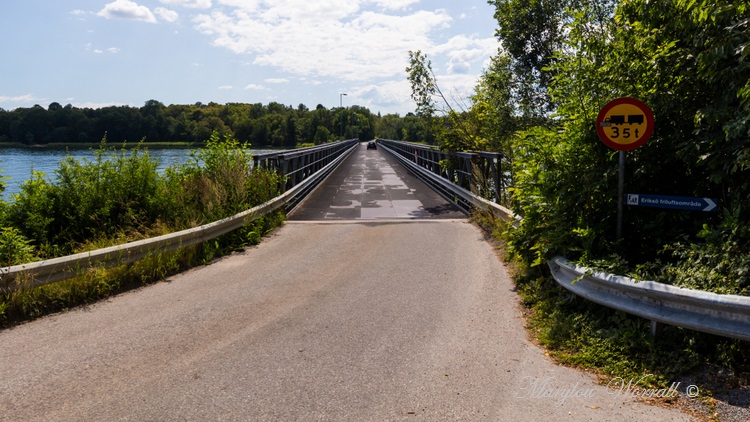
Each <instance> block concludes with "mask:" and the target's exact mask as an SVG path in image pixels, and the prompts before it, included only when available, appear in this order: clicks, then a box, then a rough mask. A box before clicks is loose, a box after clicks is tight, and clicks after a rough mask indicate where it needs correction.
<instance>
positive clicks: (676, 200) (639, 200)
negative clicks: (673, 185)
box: [628, 193, 719, 212]
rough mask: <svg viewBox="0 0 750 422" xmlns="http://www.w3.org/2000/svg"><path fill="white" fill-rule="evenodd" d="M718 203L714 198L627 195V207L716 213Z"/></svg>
mask: <svg viewBox="0 0 750 422" xmlns="http://www.w3.org/2000/svg"><path fill="white" fill-rule="evenodd" d="M718 203H719V200H718V199H715V198H693V197H690V196H666V195H643V194H639V193H629V194H628V205H633V206H636V207H653V208H671V209H675V210H688V211H707V212H711V211H716V205H717V204H718Z"/></svg>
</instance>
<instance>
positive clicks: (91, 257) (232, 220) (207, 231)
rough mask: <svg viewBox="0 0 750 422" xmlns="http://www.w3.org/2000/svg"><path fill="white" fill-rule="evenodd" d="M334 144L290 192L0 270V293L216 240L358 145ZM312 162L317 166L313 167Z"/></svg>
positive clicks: (313, 180)
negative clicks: (181, 226) (193, 223)
mask: <svg viewBox="0 0 750 422" xmlns="http://www.w3.org/2000/svg"><path fill="white" fill-rule="evenodd" d="M336 144H339V145H337V146H336V148H335V149H336V150H337V151H338V155H337V156H335V157H334V156H332V155H331V154H326V156H325V157H317V158H316V159H315V160H310V162H308V163H307V164H306V165H305V169H304V170H302V167H299V168H298V169H297V172H298V173H303V174H305V175H306V177H305V178H304V179H303V180H300V181H298V182H296V183H295V185H294V186H293V187H292V188H291V189H289V190H287V191H286V192H284V193H283V194H281V195H280V196H277V197H276V198H274V199H272V200H270V201H268V202H265V203H263V204H261V205H258V206H256V207H253V208H251V209H249V210H247V211H243V212H241V213H239V214H235V215H233V216H231V217H227V218H224V219H222V220H219V221H215V222H213V223H209V224H205V225H202V226H199V227H194V228H191V229H187V230H182V231H179V232H175V233H170V234H166V235H163V236H158V237H153V238H149V239H143V240H139V241H135V242H130V243H126V244H123V245H117V246H111V247H108V248H103V249H97V250H95V251H90V252H82V253H78V254H75V255H69V256H64V257H59V258H53V259H46V260H43V261H37V262H32V263H29V264H21V265H14V266H11V267H4V268H0V291H4V292H13V291H16V290H20V289H25V288H33V287H38V286H43V285H46V284H51V283H55V282H58V281H62V280H65V279H68V278H71V277H73V276H75V275H77V274H79V273H82V272H84V271H86V270H87V269H89V268H91V267H92V266H94V265H97V266H100V267H104V268H110V267H114V266H117V265H122V264H127V263H131V262H135V261H138V260H140V259H143V258H145V257H148V256H151V255H153V254H156V253H164V252H169V251H173V250H176V249H179V248H184V247H187V246H191V245H195V244H198V243H201V242H205V241H207V240H211V239H215V238H217V237H219V236H221V235H223V234H226V233H229V232H231V231H233V230H236V229H238V228H240V227H242V226H243V225H245V224H247V223H249V222H251V221H253V220H255V219H257V218H258V217H261V216H263V215H265V214H268V213H270V212H272V211H275V210H277V209H279V208H281V207H282V206H284V205H286V204H288V203H291V202H296V201H299V200H300V199H301V197H303V196H304V195H306V194H307V192H309V191H310V190H311V189H312V188H313V187H314V186H315V185H317V184H318V183H319V182H320V181H322V180H323V179H324V178H325V177H326V176H328V174H330V173H331V172H332V171H333V170H334V169H335V168H336V166H338V165H339V164H340V163H341V161H343V160H344V158H346V157H347V156H348V155H349V154H350V153H351V152H352V151H353V150H354V149H355V148H356V147H357V146H358V144H359V142H358V141H356V140H351V141H344V142H337V143H336ZM342 146H345V147H342ZM307 150H309V149H307ZM314 152H315V153H316V154H317V153H318V152H319V151H318V150H316V151H314ZM279 154H280V155H285V156H288V155H289V154H292V155H295V151H293V150H291V151H285V152H282V153H279ZM266 155H268V154H266ZM271 155H273V154H271ZM313 161H315V162H316V163H317V164H313ZM322 161H325V162H327V164H325V165H323V166H322V167H321V166H320V164H319V163H320V162H322ZM316 166H317V167H319V168H318V170H317V171H316V172H309V171H308V169H310V168H313V167H316Z"/></svg>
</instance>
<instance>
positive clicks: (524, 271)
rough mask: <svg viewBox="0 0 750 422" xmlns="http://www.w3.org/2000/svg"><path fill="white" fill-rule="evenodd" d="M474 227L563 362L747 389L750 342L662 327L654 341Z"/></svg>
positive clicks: (495, 224) (633, 321)
mask: <svg viewBox="0 0 750 422" xmlns="http://www.w3.org/2000/svg"><path fill="white" fill-rule="evenodd" d="M473 219H474V221H475V222H477V223H478V224H479V225H480V226H481V227H482V228H483V229H484V230H485V232H486V233H487V234H488V236H490V237H492V239H493V240H494V241H495V242H496V244H497V245H499V246H498V247H499V248H500V249H501V250H502V251H504V252H503V255H504V259H505V260H506V261H507V262H508V263H509V268H511V271H512V273H513V278H514V280H515V284H516V288H517V292H518V294H519V295H520V297H521V300H522V305H523V307H524V308H525V313H526V315H527V328H528V329H529V330H530V332H531V333H532V336H533V338H535V339H536V341H537V342H538V343H539V344H540V345H541V346H543V347H544V348H545V349H546V350H547V351H548V353H549V355H550V356H551V357H553V358H554V359H556V360H557V361H558V362H560V363H562V364H565V365H569V366H573V367H577V368H583V369H587V370H590V371H593V372H594V373H596V374H598V376H599V377H600V379H601V380H602V381H603V383H605V384H606V381H608V380H611V379H613V378H615V377H622V378H623V379H626V380H627V379H635V380H638V379H641V378H643V377H644V376H646V378H644V383H646V385H641V387H645V388H667V387H669V385H670V384H671V383H672V382H674V381H684V380H685V379H692V380H694V381H695V382H698V383H699V386H700V387H701V391H704V392H707V391H717V390H720V389H724V388H730V387H736V386H738V385H748V384H749V383H750V347H748V343H747V342H743V341H741V340H733V339H728V338H723V337H718V336H714V335H710V334H705V333H699V332H696V331H692V330H687V329H682V328H678V327H673V326H664V328H663V330H662V331H661V332H660V333H659V334H658V336H657V337H656V338H652V337H651V335H650V321H648V320H646V319H643V318H639V317H635V316H631V315H628V314H625V313H623V312H620V311H616V310H613V309H610V308H606V307H604V306H600V305H597V304H595V303H593V302H589V301H587V300H586V299H583V298H580V297H578V296H576V295H575V294H573V293H571V292H569V291H568V290H566V289H564V288H563V287H561V286H560V285H558V283H557V282H556V281H555V280H554V279H553V278H552V276H551V274H550V272H549V269H548V268H547V266H546V265H541V266H533V267H532V266H529V265H528V264H526V263H524V262H522V261H521V260H519V259H517V258H516V257H513V256H509V254H508V252H507V249H505V247H504V245H505V243H504V242H505V241H506V234H507V230H508V227H507V225H506V224H505V223H503V222H502V221H499V220H497V219H495V218H494V217H492V216H491V215H487V214H485V213H475V215H474V216H473Z"/></svg>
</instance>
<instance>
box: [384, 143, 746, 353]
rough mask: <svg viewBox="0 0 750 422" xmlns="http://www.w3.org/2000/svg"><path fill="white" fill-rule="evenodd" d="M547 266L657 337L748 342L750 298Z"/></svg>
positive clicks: (487, 206) (423, 173)
mask: <svg viewBox="0 0 750 422" xmlns="http://www.w3.org/2000/svg"><path fill="white" fill-rule="evenodd" d="M380 147H381V148H382V149H384V150H386V151H387V152H389V153H390V154H391V155H393V156H394V157H395V158H397V159H398V160H399V161H400V162H401V163H402V164H404V165H405V166H406V167H407V168H408V169H409V170H410V171H411V172H412V173H413V174H415V175H416V176H417V177H419V178H420V179H422V180H424V181H429V184H439V185H440V186H441V187H442V188H444V189H446V190H449V191H450V192H451V193H453V194H455V195H457V196H459V197H461V198H462V199H463V200H464V201H466V202H468V203H471V204H472V205H473V206H475V207H477V208H481V209H484V210H488V211H490V212H492V214H493V215H495V216H497V217H498V218H500V219H502V220H504V221H507V222H509V223H510V224H511V225H513V226H514V227H518V224H519V222H520V221H521V220H520V218H519V217H518V216H516V215H515V214H513V212H511V211H510V210H508V209H507V208H505V207H502V206H500V205H497V204H495V203H493V202H490V201H488V200H486V199H484V198H480V197H478V196H476V195H474V194H473V193H471V192H469V191H467V190H466V189H463V188H461V187H460V186H457V185H455V184H453V183H451V182H450V181H448V180H446V179H443V178H442V177H439V176H437V175H435V174H434V173H432V172H429V171H427V170H425V169H423V168H421V167H419V166H418V165H416V164H414V163H413V162H411V161H409V160H407V159H405V158H403V157H401V156H400V155H399V154H397V153H395V152H394V151H392V150H391V149H390V148H388V147H386V146H384V145H382V144H381V145H380ZM448 199H449V200H451V198H448ZM547 264H548V265H549V267H550V270H551V271H552V276H553V277H554V279H555V281H557V283H558V284H560V285H561V286H563V287H564V288H566V289H568V290H570V291H571V292H573V293H575V294H576V295H578V296H581V297H583V298H585V299H588V300H590V301H592V302H595V303H598V304H600V305H603V306H606V307H608V308H612V309H617V310H620V311H623V312H626V313H629V314H632V315H637V316H639V317H643V318H647V319H649V320H651V334H652V335H654V336H655V335H656V332H657V329H658V326H659V324H668V325H674V326H678V327H683V328H688V329H692V330H696V331H701V332H704V333H711V334H716V335H719V336H724V337H729V338H735V339H740V340H745V341H750V297H746V296H735V295H721V294H716V293H710V292H704V291H700V290H690V289H684V288H681V287H676V286H671V285H668V284H663V283H657V282H654V281H636V280H634V279H632V278H629V277H623V276H618V275H614V274H606V273H602V272H595V271H593V270H590V269H588V268H585V267H582V266H578V265H575V264H573V263H572V262H570V261H569V260H567V259H566V258H563V257H555V258H554V259H551V260H549V261H548V262H547Z"/></svg>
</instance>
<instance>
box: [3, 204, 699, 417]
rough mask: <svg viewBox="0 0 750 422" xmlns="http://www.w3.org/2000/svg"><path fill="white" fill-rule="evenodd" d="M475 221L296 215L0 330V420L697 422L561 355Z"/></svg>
mask: <svg viewBox="0 0 750 422" xmlns="http://www.w3.org/2000/svg"><path fill="white" fill-rule="evenodd" d="M523 324H524V321H523V318H522V316H521V311H520V308H519V305H518V297H517V295H516V293H514V291H513V285H512V283H511V281H510V280H509V278H508V276H507V273H506V270H505V268H504V266H503V264H502V263H501V262H500V260H499V259H498V258H497V257H496V255H495V253H494V251H493V249H492V247H491V246H490V245H489V244H488V243H487V242H486V241H485V240H484V238H483V235H482V233H481V232H480V231H479V230H478V229H477V228H476V227H475V226H473V225H472V224H470V223H468V222H467V221H466V220H463V219H429V218H426V219H414V218H403V219H388V220H384V221H381V220H377V219H367V220H342V219H333V220H331V219H328V220H326V219H323V220H320V221H291V222H289V223H287V224H286V225H285V226H284V227H282V228H281V229H279V230H278V231H277V232H276V233H275V234H274V235H272V236H271V237H270V238H268V239H266V240H264V241H263V242H262V243H261V244H260V245H259V246H257V247H252V248H248V249H247V250H246V251H244V252H242V253H237V254H234V255H231V256H229V257H225V258H223V259H221V260H219V261H217V262H215V263H213V264H212V265H208V266H204V267H200V268H196V269H193V270H190V271H187V272H185V273H183V274H180V275H177V276H175V277H172V278H170V279H169V280H168V281H167V282H163V283H158V284H155V285H152V286H149V287H145V288H142V289H139V290H136V291H132V292H129V293H126V294H122V295H120V296H118V297H115V298H112V299H110V300H108V301H105V302H101V303H98V304H95V305H92V306H89V307H85V308H80V309H75V310H72V311H69V312H66V313H62V314H58V315H53V316H50V317H46V318H43V319H40V320H37V321H34V322H31V323H28V324H24V325H21V326H18V327H15V328H12V329H8V330H3V331H0V419H1V420H9V421H11V420H12V421H17V420H44V421H58V420H59V421H69V420H87V421H88V420H107V421H109V420H134V421H144V420H200V421H203V420H249V421H256V420H272V421H287V420H323V421H334V420H347V421H364V420H374V421H382V420H412V419H419V420H425V421H439V420H451V421H452V420H469V421H477V420H488V421H516V420H518V421H521V420H523V421H526V420H528V421H532V420H533V421H545V420H555V421H573V420H575V421H585V420H591V421H601V420H612V421H663V420H670V421H672V420H688V418H687V417H686V416H684V415H682V414H680V413H678V412H675V411H672V410H665V409H661V408H658V407H653V406H648V405H644V404H641V403H637V402H635V400H634V399H633V398H632V397H631V396H628V395H618V394H616V393H617V392H616V391H614V390H610V389H607V388H606V387H604V386H600V385H597V383H596V382H595V380H594V379H593V378H592V377H591V376H589V375H587V374H585V373H582V372H579V371H576V370H572V369H568V368H563V367H560V366H557V365H555V364H553V363H552V362H550V360H549V359H548V358H547V357H545V356H544V353H543V351H542V350H540V349H539V348H537V347H536V346H534V345H533V344H531V343H530V342H529V340H528V339H527V334H526V332H525V330H524V327H523Z"/></svg>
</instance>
